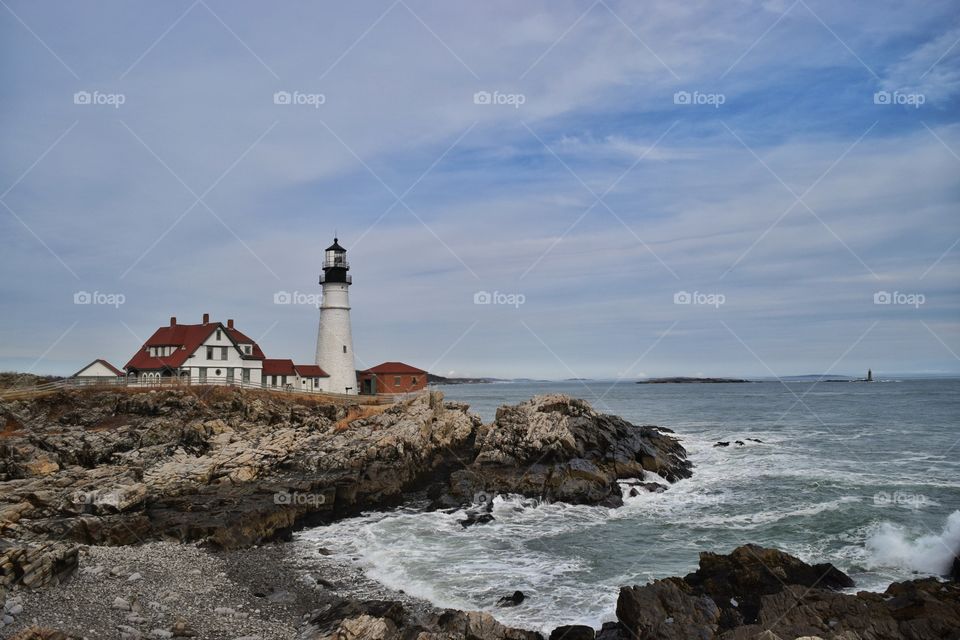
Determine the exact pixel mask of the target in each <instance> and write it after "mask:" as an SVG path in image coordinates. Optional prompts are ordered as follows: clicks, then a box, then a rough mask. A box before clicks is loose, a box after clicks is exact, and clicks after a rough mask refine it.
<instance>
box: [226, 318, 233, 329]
mask: <svg viewBox="0 0 960 640" xmlns="http://www.w3.org/2000/svg"><path fill="white" fill-rule="evenodd" d="M227 329H233V318H228V319H227Z"/></svg>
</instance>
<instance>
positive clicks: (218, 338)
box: [217, 329, 223, 340]
mask: <svg viewBox="0 0 960 640" xmlns="http://www.w3.org/2000/svg"><path fill="white" fill-rule="evenodd" d="M221 338H223V331H221V330H220V329H217V340H220V339H221Z"/></svg>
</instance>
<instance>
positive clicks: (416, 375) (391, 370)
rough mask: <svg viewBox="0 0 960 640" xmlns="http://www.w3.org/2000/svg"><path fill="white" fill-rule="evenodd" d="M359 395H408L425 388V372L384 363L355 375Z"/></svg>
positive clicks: (392, 363)
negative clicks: (358, 386)
mask: <svg viewBox="0 0 960 640" xmlns="http://www.w3.org/2000/svg"><path fill="white" fill-rule="evenodd" d="M357 381H358V384H359V385H360V393H363V394H366V395H378V394H390V393H410V392H411V391H420V390H421V389H424V388H426V386H427V372H426V371H424V370H423V369H417V368H416V367H412V366H410V365H409V364H404V363H402V362H384V363H383V364H378V365H377V366H375V367H370V368H369V369H367V370H366V371H360V372H359V373H358V374H357Z"/></svg>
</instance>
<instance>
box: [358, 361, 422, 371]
mask: <svg viewBox="0 0 960 640" xmlns="http://www.w3.org/2000/svg"><path fill="white" fill-rule="evenodd" d="M360 373H379V374H398V373H414V374H425V373H427V372H426V371H424V370H423V369H417V368H416V367H411V366H410V365H409V364H404V363H402V362H384V363H383V364H378V365H377V366H375V367H370V368H369V369H367V370H366V371H361V372H360Z"/></svg>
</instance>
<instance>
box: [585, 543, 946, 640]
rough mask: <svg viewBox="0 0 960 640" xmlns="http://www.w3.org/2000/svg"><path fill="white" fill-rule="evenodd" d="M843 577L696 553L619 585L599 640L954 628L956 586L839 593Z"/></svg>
mask: <svg viewBox="0 0 960 640" xmlns="http://www.w3.org/2000/svg"><path fill="white" fill-rule="evenodd" d="M851 586H853V581H852V580H851V579H850V578H849V576H847V575H846V574H844V573H843V572H841V571H840V570H838V569H837V568H836V567H834V566H833V565H831V564H817V565H809V564H807V563H805V562H803V561H801V560H799V559H797V558H795V557H793V556H791V555H789V554H786V553H784V552H782V551H778V550H776V549H767V548H763V547H759V546H756V545H745V546H743V547H739V548H737V549H736V550H734V551H733V552H732V553H731V554H729V555H718V554H713V553H702V554H701V555H700V568H699V569H698V570H697V571H696V572H695V573H691V574H689V575H687V576H686V577H684V578H667V579H665V580H657V581H655V582H653V583H651V584H649V585H646V586H635V587H624V588H622V589H621V591H620V597H619V599H618V602H617V618H618V625H617V627H613V626H605V628H604V630H603V633H605V634H606V637H605V638H604V640H627V639H628V638H630V639H633V640H635V639H636V638H664V639H666V640H670V639H673V638H677V639H680V638H701V639H703V640H760V639H763V640H775V639H776V638H798V637H804V636H813V637H819V638H828V639H836V640H850V639H867V638H870V639H873V640H888V639H889V640H899V639H902V638H909V639H910V640H943V639H948V638H956V637H957V636H956V632H957V630H958V629H960V585H957V584H956V583H944V582H940V581H939V580H936V579H934V578H928V579H924V580H913V581H909V582H902V583H894V584H892V585H890V587H889V588H888V589H887V591H886V592H885V593H883V594H878V593H870V592H860V593H858V594H856V595H850V594H847V593H842V592H840V590H841V589H845V588H848V587H851Z"/></svg>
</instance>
